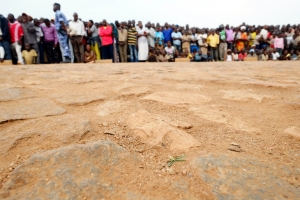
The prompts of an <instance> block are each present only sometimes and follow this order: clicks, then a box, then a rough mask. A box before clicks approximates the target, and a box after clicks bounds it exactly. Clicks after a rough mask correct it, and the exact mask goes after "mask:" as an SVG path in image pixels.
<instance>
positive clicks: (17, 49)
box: [11, 42, 24, 65]
mask: <svg viewBox="0 0 300 200" xmlns="http://www.w3.org/2000/svg"><path fill="white" fill-rule="evenodd" d="M11 49H12V53H13V55H14V56H15V57H16V58H17V60H18V63H20V64H22V65H24V60H23V57H22V46H21V45H19V44H18V42H15V43H12V44H11Z"/></svg>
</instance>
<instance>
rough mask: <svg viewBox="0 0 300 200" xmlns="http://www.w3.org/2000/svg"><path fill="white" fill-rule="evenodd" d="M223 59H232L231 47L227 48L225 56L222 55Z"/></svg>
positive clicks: (228, 60) (230, 60)
mask: <svg viewBox="0 0 300 200" xmlns="http://www.w3.org/2000/svg"><path fill="white" fill-rule="evenodd" d="M224 61H227V62H232V61H233V57H232V52H231V49H228V50H227V54H225V56H224Z"/></svg>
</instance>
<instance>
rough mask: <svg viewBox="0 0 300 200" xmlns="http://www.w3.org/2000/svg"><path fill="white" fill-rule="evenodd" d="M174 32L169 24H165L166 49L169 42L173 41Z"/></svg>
mask: <svg viewBox="0 0 300 200" xmlns="http://www.w3.org/2000/svg"><path fill="white" fill-rule="evenodd" d="M172 32H173V30H172V29H171V28H170V26H169V24H168V23H165V30H164V31H163V34H164V47H166V46H168V41H172Z"/></svg>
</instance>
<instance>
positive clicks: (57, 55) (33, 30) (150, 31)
mask: <svg viewBox="0 0 300 200" xmlns="http://www.w3.org/2000/svg"><path fill="white" fill-rule="evenodd" d="M53 11H54V12H55V18H54V19H46V18H40V19H37V18H33V17H31V16H30V15H28V14H26V13H23V14H22V15H20V16H18V17H17V19H16V18H15V16H14V15H13V14H9V15H8V16H7V18H5V17H4V16H3V15H1V14H0V27H1V28H0V62H3V61H4V60H12V62H13V63H14V64H20V65H22V64H44V63H50V64H51V63H60V62H63V63H71V62H72V63H94V62H96V60H101V59H112V61H113V62H115V63H118V62H146V61H147V62H174V61H175V60H176V59H177V58H188V60H190V61H193V62H212V61H244V60H245V58H247V57H254V58H255V59H257V60H259V61H268V60H273V61H275V60H300V53H299V52H300V24H299V25H290V24H288V25H282V26H280V25H276V26H274V25H269V26H267V25H264V26H254V25H247V24H245V23H243V24H241V25H240V26H238V27H232V26H229V25H226V26H224V25H220V26H219V27H218V28H216V29H209V28H198V27H192V28H190V27H189V25H186V26H185V27H183V26H179V25H174V24H173V25H170V24H168V23H165V24H164V25H160V24H159V23H157V24H154V23H150V22H148V23H146V24H145V25H143V23H142V22H141V21H138V23H137V24H136V22H135V20H129V21H122V22H118V21H115V23H108V22H107V21H106V20H103V21H101V22H99V23H97V22H95V23H94V21H93V20H89V21H86V22H85V21H82V20H81V19H80V18H79V16H78V14H77V13H74V14H73V19H72V20H67V18H66V16H65V15H64V14H63V13H62V12H61V6H60V4H58V3H55V4H54V5H53Z"/></svg>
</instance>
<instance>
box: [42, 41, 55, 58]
mask: <svg viewBox="0 0 300 200" xmlns="http://www.w3.org/2000/svg"><path fill="white" fill-rule="evenodd" d="M53 47H54V42H44V50H45V53H46V56H47V59H48V62H49V63H55V52H54V48H53Z"/></svg>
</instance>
